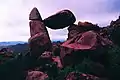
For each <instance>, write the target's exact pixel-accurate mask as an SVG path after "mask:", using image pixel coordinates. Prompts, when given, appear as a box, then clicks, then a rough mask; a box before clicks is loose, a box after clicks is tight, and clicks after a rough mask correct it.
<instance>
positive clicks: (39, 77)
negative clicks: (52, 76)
mask: <svg viewBox="0 0 120 80" xmlns="http://www.w3.org/2000/svg"><path fill="white" fill-rule="evenodd" d="M47 78H48V75H47V74H45V73H43V72H40V71H30V72H28V75H27V77H26V80H45V79H47Z"/></svg>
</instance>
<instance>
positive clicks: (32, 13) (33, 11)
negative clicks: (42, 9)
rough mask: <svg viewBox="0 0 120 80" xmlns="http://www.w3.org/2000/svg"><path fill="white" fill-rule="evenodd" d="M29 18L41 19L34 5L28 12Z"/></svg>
mask: <svg viewBox="0 0 120 80" xmlns="http://www.w3.org/2000/svg"><path fill="white" fill-rule="evenodd" d="M29 20H40V21H42V18H41V15H40V13H39V11H38V9H37V8H36V7H34V8H33V9H32V11H31V12H30V14H29Z"/></svg>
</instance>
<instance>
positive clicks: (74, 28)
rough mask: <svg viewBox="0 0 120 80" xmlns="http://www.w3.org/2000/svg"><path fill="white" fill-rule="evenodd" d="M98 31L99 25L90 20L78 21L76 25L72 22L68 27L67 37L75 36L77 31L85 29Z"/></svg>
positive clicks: (84, 30)
mask: <svg viewBox="0 0 120 80" xmlns="http://www.w3.org/2000/svg"><path fill="white" fill-rule="evenodd" d="M90 30H93V31H100V28H99V26H97V25H95V24H92V23H90V22H80V21H79V22H78V25H76V24H72V25H70V26H69V27H68V39H71V38H72V37H74V36H76V35H77V34H78V33H82V32H86V31H90Z"/></svg>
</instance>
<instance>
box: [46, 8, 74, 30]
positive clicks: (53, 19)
mask: <svg viewBox="0 0 120 80" xmlns="http://www.w3.org/2000/svg"><path fill="white" fill-rule="evenodd" d="M75 21H76V18H75V16H74V14H73V13H72V12H71V11H70V10H62V11H60V12H58V13H56V14H54V15H52V16H50V17H48V18H46V19H44V23H45V25H46V26H47V27H49V28H51V29H61V28H65V27H67V26H69V25H71V24H73V23H74V22H75Z"/></svg>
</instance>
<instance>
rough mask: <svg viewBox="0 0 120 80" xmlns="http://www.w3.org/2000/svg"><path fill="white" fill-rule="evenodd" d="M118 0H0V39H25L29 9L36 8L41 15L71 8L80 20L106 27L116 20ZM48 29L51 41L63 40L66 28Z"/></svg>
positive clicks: (43, 16)
mask: <svg viewBox="0 0 120 80" xmlns="http://www.w3.org/2000/svg"><path fill="white" fill-rule="evenodd" d="M119 5H120V1H119V0H89V1H88V0H0V41H16V40H19V41H27V40H28V38H29V37H30V34H29V20H28V17H29V12H30V11H31V9H32V8H33V7H37V8H38V10H39V12H40V14H41V16H42V18H43V19H44V18H46V17H48V16H50V15H52V14H54V13H56V12H57V11H60V10H62V9H69V10H71V11H72V12H73V13H74V14H75V16H76V18H77V21H76V23H77V22H78V21H79V20H80V21H90V22H92V23H94V24H96V23H97V24H99V25H100V26H106V25H108V24H109V23H110V21H111V20H115V19H117V17H118V16H119V12H120V7H119ZM47 29H48V32H49V34H50V38H51V40H65V39H66V38H67V33H68V31H67V28H65V29H63V30H52V29H49V28H47Z"/></svg>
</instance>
